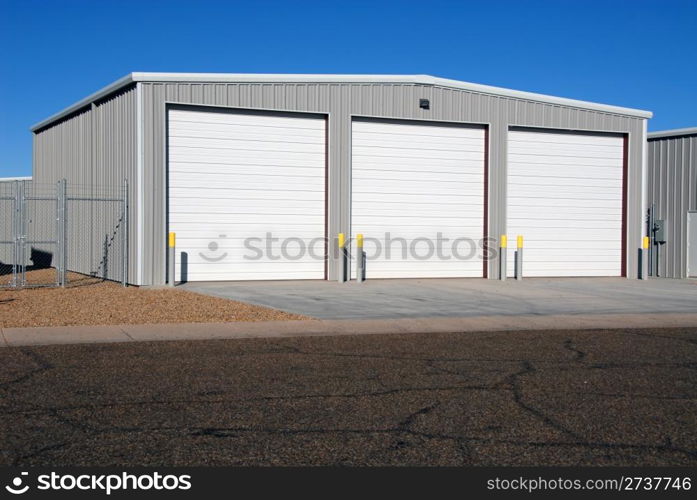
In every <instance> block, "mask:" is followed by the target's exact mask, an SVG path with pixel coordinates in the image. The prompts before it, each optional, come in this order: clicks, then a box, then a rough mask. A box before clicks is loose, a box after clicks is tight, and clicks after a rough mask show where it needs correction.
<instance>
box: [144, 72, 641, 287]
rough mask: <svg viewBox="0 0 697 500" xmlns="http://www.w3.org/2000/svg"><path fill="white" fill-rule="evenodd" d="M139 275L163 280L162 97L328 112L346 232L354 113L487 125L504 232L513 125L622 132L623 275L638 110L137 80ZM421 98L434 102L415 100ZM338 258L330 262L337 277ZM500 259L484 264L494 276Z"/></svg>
mask: <svg viewBox="0 0 697 500" xmlns="http://www.w3.org/2000/svg"><path fill="white" fill-rule="evenodd" d="M141 89H142V96H141V99H142V105H143V134H144V141H143V171H144V189H143V203H144V206H143V217H144V234H143V237H144V240H143V244H144V248H143V258H144V262H143V278H144V283H152V284H161V283H163V282H164V280H165V234H166V231H167V228H166V227H165V220H166V214H165V198H164V196H165V193H166V189H165V151H166V143H165V130H166V123H165V105H166V103H181V104H199V105H214V106H229V107H237V108H253V109H267V110H277V111H300V112H313V113H324V114H328V115H329V214H328V217H329V234H330V236H335V235H336V234H337V233H339V232H349V220H350V217H349V209H350V203H349V192H350V162H351V154H350V153H351V151H350V148H351V146H350V144H351V137H350V134H351V117H352V116H372V117H381V118H401V119H420V120H436V121H451V122H463V123H481V124H486V125H489V127H490V131H489V138H490V148H489V151H490V157H489V173H490V177H489V209H490V212H489V213H490V220H489V234H490V235H491V236H495V237H497V236H498V235H499V234H501V233H503V232H505V221H506V213H505V210H506V203H505V196H506V193H505V190H506V182H505V180H506V137H507V133H508V128H509V127H510V126H526V127H547V128H559V129H572V130H592V131H605V132H619V133H626V134H629V178H628V201H627V205H628V221H627V223H628V240H627V254H628V255H627V274H628V276H629V277H636V267H637V262H636V257H637V249H638V248H639V247H640V245H641V236H642V216H641V211H642V207H641V204H642V191H641V164H642V155H643V144H644V140H643V136H642V135H643V126H644V121H645V120H644V119H642V118H636V117H630V116H623V115H616V114H612V113H605V112H598V111H590V110H583V109H576V108H569V107H565V106H560V105H553V104H543V103H538V102H532V101H526V100H520V99H514V98H510V97H501V96H494V95H488V94H480V93H476V92H472V91H467V90H460V89H452V88H446V87H439V86H429V85H415V84H379V83H376V84H358V83H354V84H339V83H322V84H308V83H293V84H290V83H286V84H282V83H279V84H275V83H259V84H241V83H210V84H206V83H142V84H141ZM419 98H427V99H430V101H431V109H430V110H423V109H420V108H419V105H418V100H419ZM338 272H339V262H338V261H337V260H332V261H330V263H329V278H330V279H335V278H336V276H337V274H338ZM497 275H498V263H497V262H493V261H492V262H490V263H489V276H490V277H497Z"/></svg>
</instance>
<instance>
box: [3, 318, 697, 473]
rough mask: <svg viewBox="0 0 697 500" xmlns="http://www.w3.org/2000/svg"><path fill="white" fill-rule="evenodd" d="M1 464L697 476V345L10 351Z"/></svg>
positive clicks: (665, 340)
mask: <svg viewBox="0 0 697 500" xmlns="http://www.w3.org/2000/svg"><path fill="white" fill-rule="evenodd" d="M0 464H3V465H15V466H26V465H53V466H58V465H154V466H162V465H469V464H476V465H628V466H636V465H691V466H695V465H697V329H695V328H692V329H669V330H668V329H663V330H591V331H569V330H565V331H535V332H486V333H451V334H422V335H419V334H403V335H379V336H378V335H375V336H373V335H366V336H343V337H315V338H286V339H254V340H212V341H186V342H151V343H120V344H89V345H88V344H83V345H60V346H46V347H21V348H5V349H2V350H0Z"/></svg>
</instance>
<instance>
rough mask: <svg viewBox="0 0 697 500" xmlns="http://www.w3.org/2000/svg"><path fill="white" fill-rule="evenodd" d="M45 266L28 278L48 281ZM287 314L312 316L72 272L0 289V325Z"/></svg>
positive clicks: (250, 317) (213, 319) (230, 318)
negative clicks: (60, 279)
mask: <svg viewBox="0 0 697 500" xmlns="http://www.w3.org/2000/svg"><path fill="white" fill-rule="evenodd" d="M47 272H49V270H41V271H34V272H33V273H29V276H28V279H29V280H31V281H32V282H34V283H39V282H41V283H48V282H49V281H50V279H52V278H50V279H46V278H47V277H46V273H47ZM40 273H43V274H40ZM286 319H309V318H307V317H305V316H301V315H298V314H291V313H286V312H283V311H278V310H276V309H270V308H266V307H261V306H255V305H251V304H245V303H243V302H235V301H232V300H227V299H221V298H216V297H210V296H207V295H201V294H198V293H193V292H188V291H184V290H177V289H174V290H171V289H167V288H138V287H127V288H124V287H122V286H121V285H120V284H118V283H114V282H111V281H101V280H98V279H95V278H90V277H87V276H84V275H80V274H74V273H70V275H69V286H68V287H67V288H65V289H63V288H28V289H22V290H0V328H11V327H31V326H71V325H119V324H121V325H125V324H129V325H134V324H148V323H210V322H225V321H266V320H286Z"/></svg>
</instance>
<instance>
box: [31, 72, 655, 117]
mask: <svg viewBox="0 0 697 500" xmlns="http://www.w3.org/2000/svg"><path fill="white" fill-rule="evenodd" d="M133 82H201V83H204V82H207V83H281V82H289V83H313V82H317V83H408V84H415V85H433V86H440V87H450V88H456V89H462V90H469V91H472V92H478V93H482V94H491V95H497V96H503V97H512V98H516V99H524V100H528V101H535V102H541V103H548V104H556V105H560V106H569V107H573V108H581V109H589V110H593V111H603V112H606V113H614V114H620V115H628V116H636V117H639V118H651V117H652V116H653V113H652V112H650V111H644V110H640V109H633V108H624V107H621V106H612V105H609V104H599V103H595V102H589V101H579V100H576V99H568V98H566V97H555V96H550V95H544V94H536V93H533V92H524V91H521V90H512V89H506V88H503V87H492V86H490V85H481V84H477V83H469V82H463V81H460V80H450V79H447V78H439V77H435V76H430V75H329V74H324V75H312V74H270V73H261V74H254V73H142V72H136V73H130V74H128V75H126V76H124V77H123V78H120V79H119V80H117V81H115V82H114V83H112V84H110V85H107V86H106V87H104V88H102V89H101V90H99V91H97V92H95V93H94V94H92V95H90V96H88V97H86V98H84V99H82V100H80V101H78V102H76V103H75V104H73V105H72V106H69V107H67V108H66V109H64V110H62V111H60V112H58V113H56V114H54V115H52V116H50V117H49V118H47V119H45V120H42V121H41V122H39V123H37V124H36V125H34V126H32V127H31V130H32V131H35V130H36V129H39V128H41V127H45V126H46V125H48V124H50V123H51V122H53V121H56V120H58V119H60V118H62V117H64V116H66V115H68V114H70V113H72V112H74V111H76V110H78V109H80V108H82V107H84V106H86V105H88V104H90V103H91V102H93V101H95V100H97V99H99V98H101V97H103V96H105V95H107V94H110V93H111V92H114V91H116V90H118V89H119V88H121V87H124V86H126V85H128V84H130V83H133Z"/></svg>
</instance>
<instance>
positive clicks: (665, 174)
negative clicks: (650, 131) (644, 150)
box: [648, 135, 697, 278]
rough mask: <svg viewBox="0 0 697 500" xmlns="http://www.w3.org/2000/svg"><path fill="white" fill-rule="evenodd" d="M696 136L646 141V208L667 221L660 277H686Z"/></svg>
mask: <svg viewBox="0 0 697 500" xmlns="http://www.w3.org/2000/svg"><path fill="white" fill-rule="evenodd" d="M696 146H697V135H692V136H682V137H662V138H655V139H651V140H649V173H650V175H649V179H650V180H649V201H648V203H649V205H650V204H651V203H655V204H656V218H657V219H664V220H665V221H666V227H667V230H668V233H667V242H666V244H665V245H663V248H662V252H661V264H660V267H659V269H660V272H661V275H662V276H664V277H667V278H685V277H687V212H688V211H690V210H695V208H697V182H695V180H696V179H697V157H696V156H695V147H696Z"/></svg>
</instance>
